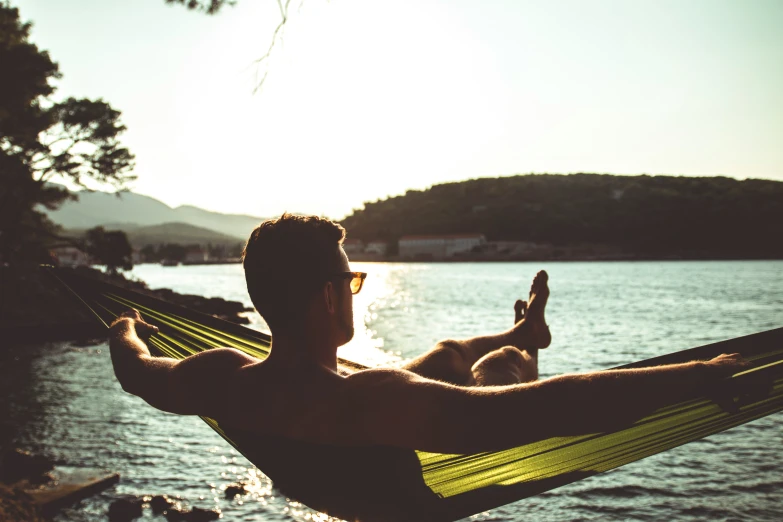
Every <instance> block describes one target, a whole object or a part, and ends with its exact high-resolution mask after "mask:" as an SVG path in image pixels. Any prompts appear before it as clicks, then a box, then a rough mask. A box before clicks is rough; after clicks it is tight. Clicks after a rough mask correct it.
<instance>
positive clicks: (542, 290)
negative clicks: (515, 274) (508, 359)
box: [514, 270, 552, 349]
mask: <svg viewBox="0 0 783 522" xmlns="http://www.w3.org/2000/svg"><path fill="white" fill-rule="evenodd" d="M548 280H549V275H547V273H546V272H545V271H543V270H541V271H540V272H539V273H537V274H536V277H534V278H533V284H532V285H530V297H529V300H528V301H527V302H526V301H517V302H516V303H515V304H514V312H515V315H516V320H517V324H516V326H515V327H514V332H515V333H516V334H517V335H518V337H519V341H518V344H517V345H516V346H517V347H518V348H520V349H527V348H532V349H536V348H539V349H541V348H546V347H547V346H549V345H550V343H551V342H552V335H551V334H550V333H549V327H548V326H547V324H546V319H545V318H544V309H545V308H546V302H547V300H548V299H549V286H547V281H548Z"/></svg>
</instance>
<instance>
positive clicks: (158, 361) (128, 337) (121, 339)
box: [109, 310, 258, 416]
mask: <svg viewBox="0 0 783 522" xmlns="http://www.w3.org/2000/svg"><path fill="white" fill-rule="evenodd" d="M155 332H157V328H156V327H155V326H152V325H150V324H147V323H145V322H144V321H143V320H142V319H141V316H140V315H139V314H138V312H136V311H135V310H133V311H132V312H126V313H125V314H123V315H121V316H120V317H119V318H118V319H117V320H116V321H114V323H113V324H112V326H111V330H110V334H109V348H110V350H111V359H112V365H113V366H114V373H115V374H116V376H117V380H119V382H120V384H121V385H122V388H123V390H125V391H127V392H128V393H132V394H133V395H138V396H139V397H141V398H142V399H144V400H145V401H147V402H148V403H149V404H150V405H152V406H154V407H156V408H158V409H161V410H163V411H167V412H170V413H177V414H180V415H207V416H213V415H215V414H217V413H218V412H221V411H222V410H225V409H226V405H227V404H231V403H233V401H227V400H226V397H228V396H230V395H231V394H232V393H233V388H234V386H233V384H234V383H235V382H236V379H235V376H236V374H237V372H238V371H239V370H240V369H241V368H243V367H245V366H247V365H249V364H253V363H256V362H258V361H257V360H256V359H254V358H252V357H250V356H249V355H247V354H244V353H242V352H240V351H238V350H233V349H229V348H218V349H213V350H208V351H206V352H202V353H199V354H196V355H192V356H190V357H188V358H186V359H183V360H179V361H178V360H175V359H169V358H166V357H153V356H152V355H150V352H149V349H148V348H147V345H146V340H147V339H148V338H149V336H150V335H152V334H154V333H155Z"/></svg>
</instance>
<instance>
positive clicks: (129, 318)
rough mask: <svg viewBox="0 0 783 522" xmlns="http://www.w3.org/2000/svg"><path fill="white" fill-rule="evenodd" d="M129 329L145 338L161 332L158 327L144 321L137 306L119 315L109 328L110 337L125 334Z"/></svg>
mask: <svg viewBox="0 0 783 522" xmlns="http://www.w3.org/2000/svg"><path fill="white" fill-rule="evenodd" d="M128 330H131V331H133V332H135V333H136V335H137V336H138V337H139V338H140V339H144V340H147V339H149V338H150V336H151V335H153V334H156V333H158V332H159V330H158V327H157V326H154V325H151V324H149V323H147V322H146V321H144V319H142V318H141V314H140V313H139V311H138V310H136V309H135V308H130V309H128V310H126V311H125V312H123V313H121V314H120V315H118V316H117V319H115V320H114V322H113V323H111V327H110V328H109V338H117V337H120V336H122V335H125V333H126V332H127V331H128Z"/></svg>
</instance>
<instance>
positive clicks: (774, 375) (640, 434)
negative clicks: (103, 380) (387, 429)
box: [51, 269, 783, 520]
mask: <svg viewBox="0 0 783 522" xmlns="http://www.w3.org/2000/svg"><path fill="white" fill-rule="evenodd" d="M51 273H52V274H53V275H54V276H55V277H56V278H57V279H58V280H59V281H60V282H62V283H63V284H64V285H65V286H66V287H67V288H69V289H70V290H71V291H72V292H73V294H74V296H76V298H78V300H79V301H81V302H82V303H84V304H85V305H86V306H87V307H88V308H89V309H90V310H92V312H93V313H94V314H95V316H96V317H97V319H98V320H100V321H101V322H102V323H103V324H104V325H106V326H107V327H108V325H109V324H110V323H111V322H112V321H113V320H114V318H115V317H116V316H117V315H119V314H120V313H122V312H123V311H125V310H127V309H128V308H129V307H133V308H136V309H137V310H139V311H140V312H141V314H142V315H143V316H144V317H145V318H146V319H147V320H149V321H150V322H152V323H153V324H155V325H156V326H158V327H159V328H160V333H158V334H156V335H154V336H153V337H151V338H150V340H149V345H150V349H151V351H152V352H153V353H155V352H157V353H156V355H162V356H166V357H173V358H176V359H183V358H185V357H187V356H189V355H192V354H195V353H198V352H201V351H203V350H209V349H211V348H217V347H231V348H236V349H238V350H241V351H243V352H245V353H247V354H249V355H251V356H253V357H257V358H259V359H264V358H265V357H266V356H267V355H268V354H269V347H270V344H271V338H270V337H269V336H268V335H266V334H263V333H261V332H258V331H255V330H251V329H249V328H245V327H242V326H239V325H236V324H233V323H229V322H226V321H223V320H220V319H217V318H214V317H211V316H208V315H204V314H201V313H198V312H194V311H192V310H189V309H187V308H183V307H180V306H177V305H173V304H171V303H167V302H164V301H160V300H158V299H155V298H153V297H150V296H147V295H144V294H140V293H136V292H133V291H130V290H126V289H123V288H119V287H116V286H114V285H110V284H108V283H105V282H100V281H95V280H92V279H87V278H84V277H82V276H79V275H76V274H75V273H73V271H69V270H63V269H57V270H51ZM722 353H740V354H742V355H743V356H744V357H745V358H746V359H748V360H749V361H750V362H751V366H750V368H749V369H747V370H745V371H743V372H741V373H738V374H736V375H734V376H733V377H731V378H730V379H727V381H726V385H725V394H724V395H723V396H721V397H712V398H707V397H703V398H698V399H693V400H688V401H685V402H681V403H677V404H671V405H669V406H667V407H665V408H662V409H660V410H658V411H657V412H655V413H654V414H652V415H649V416H648V417H646V418H643V419H641V420H640V421H638V422H636V423H635V424H633V425H632V426H630V427H627V428H625V429H621V430H618V431H614V432H607V433H585V434H583V435H579V436H570V437H557V438H550V439H547V440H541V441H538V442H534V443H531V444H526V445H524V446H520V447H516V448H512V449H508V450H504V451H497V452H487V453H479V454H475V455H444V454H435V453H425V452H417V455H418V458H419V461H420V462H421V472H422V477H423V479H424V482H425V483H426V485H427V486H428V487H429V488H430V489H431V490H432V491H433V492H434V493H435V494H436V495H437V497H438V501H439V503H440V504H441V505H440V506H438V508H437V512H438V513H439V514H441V515H442V518H443V519H444V520H449V519H450V520H454V519H458V518H462V517H465V516H468V515H471V514H474V513H478V512H481V511H485V510H488V509H492V508H494V507H497V506H500V505H503V504H506V503H509V502H513V501H516V500H520V499H523V498H526V497H530V496H533V495H536V494H539V493H542V492H544V491H547V490H550V489H553V488H556V487H560V486H563V485H565V484H569V483H571V482H574V481H577V480H581V479H583V478H586V477H589V476H592V475H595V474H598V473H601V472H604V471H608V470H611V469H614V468H617V467H620V466H623V465H625V464H629V463H631V462H635V461H637V460H640V459H643V458H645V457H648V456H650V455H655V454H656V453H660V452H662V451H666V450H669V449H672V448H675V447H677V446H681V445H683V444H686V443H688V442H691V441H695V440H698V439H701V438H703V437H706V436H708V435H712V434H714V433H719V432H721V431H724V430H727V429H729V428H732V427H734V426H738V425H740V424H744V423H746V422H750V421H752V420H755V419H759V418H761V417H764V416H766V415H769V414H772V413H775V412H778V411H781V410H783V328H778V329H775V330H770V331H766V332H762V333H758V334H754V335H749V336H746V337H739V338H736V339H731V340H728V341H723V342H718V343H714V344H710V345H706V346H701V347H698V348H693V349H690V350H685V351H681V352H676V353H672V354H668V355H664V356H661V357H656V358H653V359H648V360H645V361H640V362H637V363H633V364H629V365H625V366H620V367H619V368H640V367H645V366H657V365H661V364H675V363H680V362H686V361H691V360H695V359H709V358H712V357H715V356H717V355H720V354H722ZM339 365H340V368H341V369H342V370H345V371H347V372H355V371H359V370H362V369H364V367H363V366H362V365H360V364H356V363H353V362H350V361H346V360H342V359H341V360H340V361H339ZM204 420H205V421H206V422H207V423H208V424H209V425H210V426H211V427H212V428H213V429H214V430H215V431H217V432H218V433H219V434H220V435H221V436H223V437H224V438H225V439H226V440H227V441H228V442H229V443H231V444H232V445H233V446H234V447H235V448H236V449H237V450H238V451H240V452H242V448H241V447H238V446H237V445H236V444H235V443H234V442H232V441H231V439H230V438H229V437H228V436H227V435H226V434H225V433H224V432H223V431H222V430H221V429H220V426H219V425H218V423H217V422H216V421H214V420H212V419H207V418H204ZM261 471H263V469H261Z"/></svg>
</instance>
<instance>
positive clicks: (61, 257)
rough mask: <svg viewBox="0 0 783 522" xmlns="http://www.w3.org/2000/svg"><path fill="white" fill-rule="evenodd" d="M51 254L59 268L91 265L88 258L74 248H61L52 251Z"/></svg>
mask: <svg viewBox="0 0 783 522" xmlns="http://www.w3.org/2000/svg"><path fill="white" fill-rule="evenodd" d="M51 252H52V254H53V255H54V257H55V258H56V259H57V262H58V263H59V264H60V266H70V267H74V266H88V265H90V264H92V260H91V259H90V256H88V255H87V254H86V253H84V252H83V251H81V250H79V249H78V248H76V247H75V246H61V247H55V248H53V249H52V251H51Z"/></svg>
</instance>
